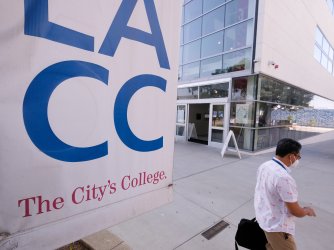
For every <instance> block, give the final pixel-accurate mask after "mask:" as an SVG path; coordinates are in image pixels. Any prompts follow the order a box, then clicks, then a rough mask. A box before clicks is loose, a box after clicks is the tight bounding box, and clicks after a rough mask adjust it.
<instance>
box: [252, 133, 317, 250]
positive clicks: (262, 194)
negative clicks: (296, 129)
mask: <svg viewBox="0 0 334 250" xmlns="http://www.w3.org/2000/svg"><path fill="white" fill-rule="evenodd" d="M301 148H302V146H301V144H300V143H299V142H297V141H295V140H292V139H288V138H285V139H282V140H280V141H279V142H278V144H277V147H276V156H275V157H273V159H272V160H270V161H267V162H265V163H263V164H262V165H261V166H260V167H259V169H258V171H257V182H256V187H255V195H254V207H255V215H256V220H257V221H258V223H259V225H260V227H261V228H262V229H263V231H264V233H265V235H266V238H267V240H268V244H267V246H266V247H267V249H273V250H290V249H291V250H295V249H297V247H296V243H295V240H294V234H295V218H296V217H304V216H306V215H307V216H315V212H314V210H313V209H312V208H310V207H301V206H300V205H299V204H298V192H297V186H296V182H295V180H294V179H293V178H292V177H291V175H290V172H291V169H292V168H294V167H296V166H297V165H298V163H299V160H300V159H301V156H300V150H301Z"/></svg>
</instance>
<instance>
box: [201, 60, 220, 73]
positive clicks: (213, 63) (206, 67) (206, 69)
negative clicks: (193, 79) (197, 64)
mask: <svg viewBox="0 0 334 250" xmlns="http://www.w3.org/2000/svg"><path fill="white" fill-rule="evenodd" d="M221 73H222V56H216V57H213V58H209V59H206V60H202V61H201V77H205V76H211V75H217V74H221Z"/></svg>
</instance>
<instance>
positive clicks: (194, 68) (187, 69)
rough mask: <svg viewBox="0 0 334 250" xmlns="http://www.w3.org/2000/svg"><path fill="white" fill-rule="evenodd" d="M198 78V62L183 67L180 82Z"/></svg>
mask: <svg viewBox="0 0 334 250" xmlns="http://www.w3.org/2000/svg"><path fill="white" fill-rule="evenodd" d="M198 76H199V62H194V63H189V64H187V65H184V66H183V70H182V80H193V79H196V78H198Z"/></svg>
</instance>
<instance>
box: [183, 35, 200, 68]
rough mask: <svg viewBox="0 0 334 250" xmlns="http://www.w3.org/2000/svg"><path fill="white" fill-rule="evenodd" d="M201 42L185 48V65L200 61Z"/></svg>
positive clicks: (189, 44) (190, 44) (187, 45)
mask: <svg viewBox="0 0 334 250" xmlns="http://www.w3.org/2000/svg"><path fill="white" fill-rule="evenodd" d="M200 46H201V40H197V41H195V42H192V43H188V44H186V45H184V46H183V63H189V62H192V61H196V60H199V57H200V51H201V50H200Z"/></svg>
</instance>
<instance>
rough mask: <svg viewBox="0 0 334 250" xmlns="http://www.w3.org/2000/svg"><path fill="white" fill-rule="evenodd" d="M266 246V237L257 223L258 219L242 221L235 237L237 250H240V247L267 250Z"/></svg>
mask: <svg viewBox="0 0 334 250" xmlns="http://www.w3.org/2000/svg"><path fill="white" fill-rule="evenodd" d="M266 244H267V238H266V235H265V234H264V232H263V230H262V229H261V228H260V226H259V224H258V223H257V221H256V218H254V219H252V220H248V219H241V220H240V222H239V224H238V229H237V233H236V235H235V249H236V250H238V245H239V246H242V247H245V248H247V249H252V250H265V249H266Z"/></svg>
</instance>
